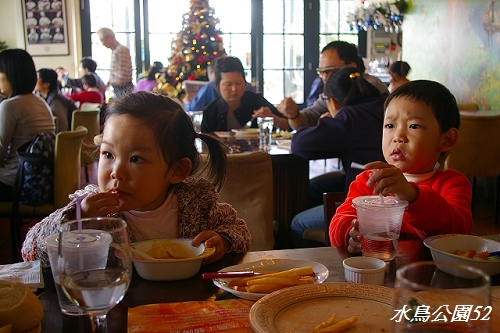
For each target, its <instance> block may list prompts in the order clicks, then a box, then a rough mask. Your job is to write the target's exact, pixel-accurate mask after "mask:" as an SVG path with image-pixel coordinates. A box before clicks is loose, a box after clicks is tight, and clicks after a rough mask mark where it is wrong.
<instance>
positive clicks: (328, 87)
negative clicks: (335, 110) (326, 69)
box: [323, 67, 380, 107]
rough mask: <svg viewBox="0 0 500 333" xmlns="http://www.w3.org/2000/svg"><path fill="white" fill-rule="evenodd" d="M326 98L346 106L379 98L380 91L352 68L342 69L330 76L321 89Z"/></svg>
mask: <svg viewBox="0 0 500 333" xmlns="http://www.w3.org/2000/svg"><path fill="white" fill-rule="evenodd" d="M323 93H324V94H325V95H326V97H329V98H333V99H334V100H336V101H337V103H339V104H340V106H341V107H342V106H346V105H350V104H355V103H357V102H358V101H360V100H363V99H367V98H372V97H377V96H380V91H379V90H378V89H377V88H375V87H374V86H373V85H372V84H370V83H369V82H368V81H366V80H365V79H364V78H363V74H362V73H361V72H360V71H359V70H358V69H357V68H354V67H343V68H341V69H339V70H338V71H336V72H335V73H333V74H332V75H330V77H329V78H328V80H327V81H326V84H325V86H324V88H323Z"/></svg>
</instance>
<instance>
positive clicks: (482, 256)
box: [474, 251, 490, 259]
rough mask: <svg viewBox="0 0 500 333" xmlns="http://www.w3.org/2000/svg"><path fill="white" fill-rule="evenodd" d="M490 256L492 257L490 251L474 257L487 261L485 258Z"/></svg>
mask: <svg viewBox="0 0 500 333" xmlns="http://www.w3.org/2000/svg"><path fill="white" fill-rule="evenodd" d="M489 255H490V253H489V252H488V251H484V252H479V253H477V254H476V255H475V256H474V258H479V259H485V258H488V256H489Z"/></svg>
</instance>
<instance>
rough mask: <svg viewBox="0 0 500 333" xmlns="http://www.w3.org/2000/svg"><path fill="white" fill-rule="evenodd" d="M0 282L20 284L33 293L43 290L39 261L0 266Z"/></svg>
mask: <svg viewBox="0 0 500 333" xmlns="http://www.w3.org/2000/svg"><path fill="white" fill-rule="evenodd" d="M0 280H4V281H8V282H21V283H24V284H25V285H27V286H28V287H30V288H31V290H33V291H36V290H37V289H38V288H43V286H44V283H43V275H42V266H41V265H40V260H35V261H25V262H17V263H15V264H8V265H0Z"/></svg>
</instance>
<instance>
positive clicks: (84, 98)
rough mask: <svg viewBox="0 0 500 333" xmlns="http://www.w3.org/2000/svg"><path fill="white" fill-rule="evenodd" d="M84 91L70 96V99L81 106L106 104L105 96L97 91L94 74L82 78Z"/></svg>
mask: <svg viewBox="0 0 500 333" xmlns="http://www.w3.org/2000/svg"><path fill="white" fill-rule="evenodd" d="M81 80H82V83H83V91H80V92H77V93H74V94H71V95H69V96H68V97H69V98H71V99H72V100H74V101H75V102H80V106H81V105H82V104H83V103H99V104H102V103H103V102H104V96H103V95H102V93H101V92H100V91H99V89H97V80H96V78H95V76H94V75H92V74H85V75H84V76H82V79H81Z"/></svg>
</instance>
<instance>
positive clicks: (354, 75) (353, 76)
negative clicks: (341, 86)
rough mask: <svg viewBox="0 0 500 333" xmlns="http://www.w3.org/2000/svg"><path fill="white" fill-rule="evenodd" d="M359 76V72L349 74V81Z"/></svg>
mask: <svg viewBox="0 0 500 333" xmlns="http://www.w3.org/2000/svg"><path fill="white" fill-rule="evenodd" d="M360 76H361V74H360V73H359V72H354V73H351V74H349V78H350V79H354V78H356V77H360Z"/></svg>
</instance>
